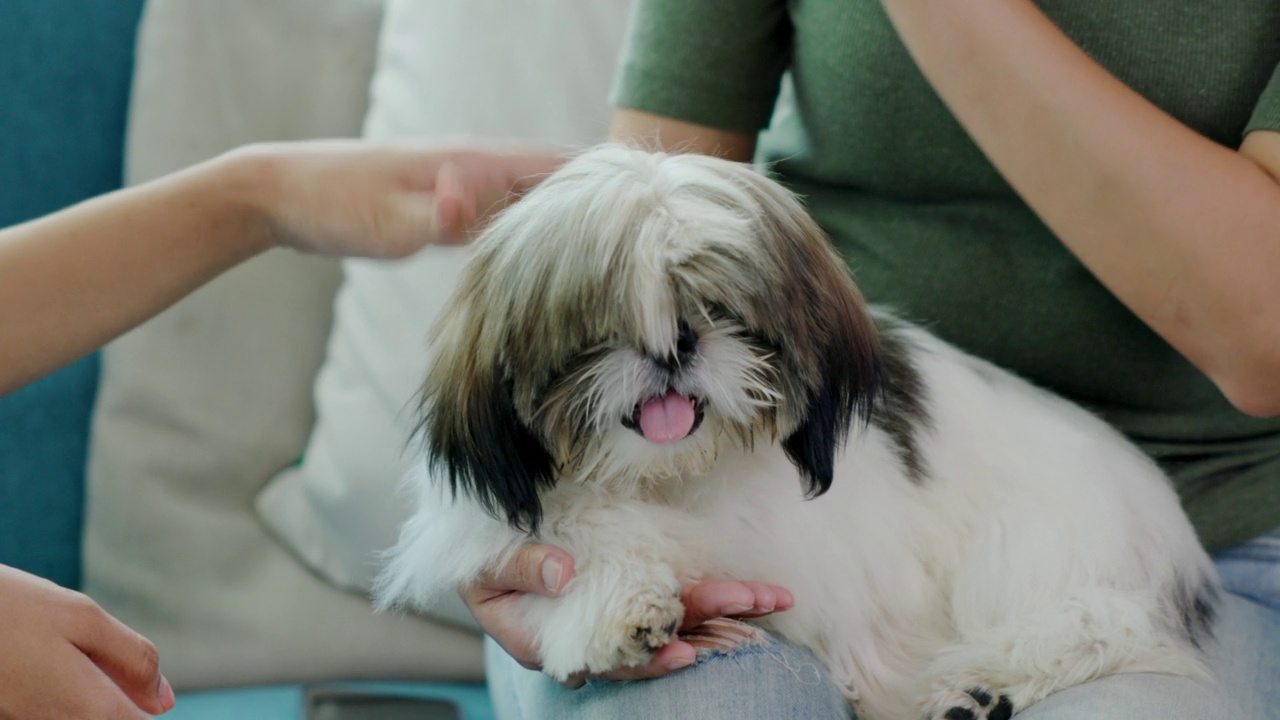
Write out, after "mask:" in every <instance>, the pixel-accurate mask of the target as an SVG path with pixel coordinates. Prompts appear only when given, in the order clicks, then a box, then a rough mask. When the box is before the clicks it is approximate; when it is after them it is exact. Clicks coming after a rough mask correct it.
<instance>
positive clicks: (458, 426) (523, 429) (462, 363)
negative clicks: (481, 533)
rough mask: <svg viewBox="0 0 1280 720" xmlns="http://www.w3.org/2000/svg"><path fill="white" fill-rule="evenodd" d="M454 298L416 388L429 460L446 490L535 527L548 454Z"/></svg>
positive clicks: (474, 320)
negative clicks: (441, 476)
mask: <svg viewBox="0 0 1280 720" xmlns="http://www.w3.org/2000/svg"><path fill="white" fill-rule="evenodd" d="M465 302H466V301H464V300H455V301H454V303H453V307H451V308H447V309H446V310H445V317H444V318H443V319H442V321H441V322H440V323H439V324H438V325H437V332H436V355H435V359H434V362H433V365H432V368H431V371H430V372H429V373H428V375H427V380H426V382H425V383H424V385H423V388H422V394H421V404H420V407H419V409H420V413H421V418H422V420H421V423H420V425H419V431H420V433H421V434H422V436H423V440H424V445H425V449H426V453H427V457H428V460H429V462H430V464H431V467H432V468H433V469H437V470H442V471H443V472H444V474H445V476H446V477H447V478H448V480H449V486H450V489H451V490H452V491H453V493H454V495H455V496H456V495H457V494H458V493H459V492H461V493H465V494H466V495H468V496H470V497H471V498H473V499H474V500H475V501H476V502H478V503H479V504H480V505H481V506H482V507H484V508H485V509H486V510H487V511H488V512H489V513H490V514H492V515H493V516H494V517H498V518H503V519H505V520H506V521H507V522H508V523H510V524H511V525H512V526H513V527H516V528H518V529H520V530H523V531H525V532H527V533H529V534H531V535H532V534H535V533H536V532H537V530H538V525H539V523H540V521H541V520H542V502H541V500H540V499H539V493H540V492H541V491H543V490H545V489H547V488H550V487H551V486H552V485H553V484H554V483H555V465H554V461H553V459H552V456H551V454H550V453H549V452H548V451H547V449H546V447H545V446H544V445H543V444H542V442H541V441H540V440H539V439H538V437H537V436H536V435H535V434H534V433H533V431H531V430H530V429H529V427H528V426H527V425H525V423H524V422H523V421H522V420H521V419H520V415H519V413H518V412H517V410H516V407H515V403H514V396H513V391H512V384H511V382H510V381H509V380H507V379H505V378H503V377H502V374H501V371H500V369H499V367H498V366H497V363H496V358H494V357H492V353H491V354H490V355H489V356H488V357H487V358H486V356H485V355H484V354H483V351H482V349H481V334H482V332H481V328H482V327H483V324H484V320H483V318H480V317H475V316H474V315H472V314H471V313H465V312H462V310H461V308H460V307H458V306H459V305H462V304H464V303H465Z"/></svg>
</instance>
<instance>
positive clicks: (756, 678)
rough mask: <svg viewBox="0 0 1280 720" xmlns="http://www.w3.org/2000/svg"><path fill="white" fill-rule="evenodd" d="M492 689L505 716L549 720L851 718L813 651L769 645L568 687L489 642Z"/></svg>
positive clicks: (501, 717) (503, 718)
mask: <svg viewBox="0 0 1280 720" xmlns="http://www.w3.org/2000/svg"><path fill="white" fill-rule="evenodd" d="M486 665H487V670H488V677H489V692H490V694H491V695H492V696H493V701H494V707H495V710H496V712H497V716H498V718H499V720H540V719H542V718H547V719H550V718H574V717H580V718H591V719H592V720H622V719H624V718H636V719H641V718H643V719H646V720H649V719H652V718H683V717H690V718H699V719H700V720H701V719H706V720H718V719H723V720H742V718H815V719H816V720H850V719H851V718H852V717H853V714H852V711H851V710H850V708H849V704H848V701H847V700H845V698H844V696H843V695H841V694H840V691H839V690H838V689H837V688H836V686H835V684H834V683H833V682H832V681H831V677H830V675H829V674H828V673H827V670H826V668H825V667H823V665H822V663H821V662H819V661H818V659H817V658H816V657H814V656H813V654H812V653H810V652H809V651H807V650H803V649H801V648H798V647H796V646H794V645H790V644H788V643H785V642H780V641H777V640H775V639H773V638H771V637H766V639H765V642H763V643H761V644H757V645H750V646H747V647H743V648H738V649H735V650H732V651H728V652H715V653H710V654H708V655H707V656H705V657H703V658H701V659H699V661H698V662H697V663H696V664H694V665H693V666H692V667H689V668H685V669H684V670H680V671H677V672H674V673H672V674H670V675H667V676H665V677H662V678H658V679H655V680H638V681H629V682H612V681H593V682H589V683H587V685H586V686H584V687H582V688H579V689H577V690H569V689H567V688H565V687H563V686H561V685H560V684H558V683H556V682H555V681H553V680H551V679H550V678H548V677H547V676H545V675H543V674H542V673H538V672H534V671H531V670H525V669H524V668H522V667H520V666H519V665H518V664H517V663H516V662H515V661H513V660H512V659H511V658H510V657H509V656H507V654H506V653H505V652H503V650H502V648H500V647H498V646H497V645H496V644H495V643H493V642H492V641H490V642H489V643H488V645H487V647H486Z"/></svg>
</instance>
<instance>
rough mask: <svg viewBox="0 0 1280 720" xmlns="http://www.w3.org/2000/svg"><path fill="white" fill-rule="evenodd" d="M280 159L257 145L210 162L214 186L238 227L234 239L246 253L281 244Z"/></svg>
mask: <svg viewBox="0 0 1280 720" xmlns="http://www.w3.org/2000/svg"><path fill="white" fill-rule="evenodd" d="M280 163H281V158H280V156H279V155H278V154H277V153H272V152H270V151H269V150H268V149H266V148H265V147H263V146H259V145H250V146H246V147H242V148H239V149H236V150H233V151H231V152H229V153H226V154H225V155H222V156H221V157H218V158H217V159H215V160H214V161H213V162H212V164H211V170H212V171H213V172H212V175H213V176H214V178H215V179H214V182H215V183H216V188H215V190H214V192H216V193H218V194H219V196H220V197H221V198H223V207H224V208H225V210H226V213H227V217H228V219H229V220H231V221H233V222H235V223H236V224H237V225H238V226H239V229H238V232H237V233H236V239H237V241H239V242H242V243H243V244H244V248H243V249H244V250H245V252H246V253H247V254H249V255H255V254H258V253H261V252H265V251H266V250H270V249H271V248H273V247H276V246H277V245H279V244H280V242H279V238H278V234H277V232H276V225H277V222H278V221H277V219H276V213H275V208H276V207H277V205H278V201H277V198H278V197H279V186H280V181H279V177H280V173H281V168H280Z"/></svg>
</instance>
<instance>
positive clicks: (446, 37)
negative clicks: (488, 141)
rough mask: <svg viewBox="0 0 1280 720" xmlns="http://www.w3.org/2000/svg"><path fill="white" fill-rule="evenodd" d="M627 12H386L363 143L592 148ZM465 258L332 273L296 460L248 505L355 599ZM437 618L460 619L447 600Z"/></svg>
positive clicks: (520, 1) (483, 4) (397, 508)
mask: <svg viewBox="0 0 1280 720" xmlns="http://www.w3.org/2000/svg"><path fill="white" fill-rule="evenodd" d="M629 9H630V2H629V0H538V1H536V2H535V1H533V0H453V1H451V2H444V1H437V2H431V3H423V2H418V1H417V0H389V2H388V4H387V9H386V13H387V19H386V23H385V25H384V34H383V38H382V42H381V46H380V58H379V66H378V70H377V74H376V76H375V79H374V82H373V93H372V105H371V108H370V112H369V116H368V119H367V121H366V123H365V132H366V135H367V136H369V137H374V138H393V137H404V136H418V137H422V136H427V137H441V136H451V135H458V134H465V135H471V136H477V135H480V136H486V137H491V138H505V139H510V138H520V139H525V140H539V141H549V142H555V143H562V144H569V145H587V144H591V143H595V142H599V141H601V140H603V139H604V138H605V136H606V134H607V131H608V124H609V118H610V116H611V114H612V111H611V109H610V108H609V105H608V91H609V85H610V83H611V81H612V75H613V67H614V65H615V62H616V59H617V56H618V52H619V50H620V48H621V44H622V37H623V32H624V29H625V26H626V20H627V15H628V12H629ZM465 253H466V251H465V250H457V249H443V248H428V249H427V250H425V251H423V252H422V253H421V254H420V255H419V256H418V257H416V258H414V259H413V260H412V261H410V262H407V263H403V264H390V263H373V262H365V261H347V262H346V263H345V265H344V270H345V274H346V281H345V283H344V285H343V288H342V290H341V292H340V293H339V295H338V299H337V303H336V317H335V321H334V330H333V334H332V336H331V338H330V343H329V352H328V356H327V358H326V360H325V364H324V367H323V369H322V371H321V373H320V376H319V380H318V382H317V385H316V411H317V416H318V420H317V423H316V427H315V432H314V433H313V434H312V436H311V439H310V441H309V443H308V445H307V452H306V454H305V459H304V462H303V464H302V466H301V469H300V470H298V471H291V472H287V473H284V474H282V475H281V476H280V477H279V478H278V479H276V480H275V481H274V482H272V483H271V485H270V486H268V488H267V489H266V490H265V491H264V492H263V494H262V495H261V496H259V498H258V509H259V512H260V513H261V515H262V517H263V519H264V521H265V522H266V523H267V524H268V525H269V526H270V527H271V528H272V529H273V530H274V531H275V532H276V534H277V535H278V536H279V537H280V538H281V539H282V540H283V541H284V542H285V543H287V544H288V545H289V546H290V547H292V548H293V549H294V551H295V552H297V553H298V554H299V556H300V557H302V558H303V559H304V560H305V561H306V562H307V563H309V564H310V565H311V566H312V567H313V568H314V569H315V570H316V571H317V572H318V573H320V574H321V575H322V576H324V577H326V578H328V579H329V580H331V581H332V582H334V583H336V584H338V585H340V586H343V587H348V588H352V589H355V590H360V591H367V590H368V588H369V584H370V581H371V580H372V578H373V576H374V574H375V573H376V570H377V566H378V563H377V553H378V552H379V551H381V550H383V549H385V548H387V547H389V546H390V545H391V544H392V542H393V541H394V538H395V535H396V531H397V529H398V527H399V525H400V523H401V521H402V520H404V519H406V518H407V517H408V515H409V513H410V510H411V507H410V503H409V501H408V500H407V499H406V498H404V497H403V496H402V495H400V494H398V492H397V489H398V488H399V487H400V482H401V478H402V477H403V476H404V474H405V471H406V469H407V467H408V463H410V462H412V461H413V459H414V450H415V447H414V446H413V445H412V444H411V443H410V441H409V438H410V434H411V431H412V428H413V424H414V420H415V419H414V416H413V406H412V403H413V400H414V393H415V391H416V390H417V388H418V384H419V383H420V382H421V379H422V376H423V372H424V369H425V360H426V350H427V332H428V330H429V329H430V327H431V324H432V321H433V320H434V318H435V316H436V314H437V313H438V311H439V309H440V306H441V305H442V304H443V302H444V300H445V298H446V297H447V295H448V293H449V291H450V290H451V289H452V287H453V285H454V282H455V278H456V277H457V274H458V271H459V268H460V267H461V263H462V262H463V260H464V258H465ZM438 617H441V618H445V619H450V620H453V621H457V622H463V623H470V622H471V619H470V615H469V614H467V612H466V610H465V608H463V607H462V606H461V603H457V602H454V603H453V604H451V605H448V606H444V607H441V608H440V610H439V612H438Z"/></svg>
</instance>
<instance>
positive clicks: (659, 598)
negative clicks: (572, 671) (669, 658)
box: [586, 592, 684, 673]
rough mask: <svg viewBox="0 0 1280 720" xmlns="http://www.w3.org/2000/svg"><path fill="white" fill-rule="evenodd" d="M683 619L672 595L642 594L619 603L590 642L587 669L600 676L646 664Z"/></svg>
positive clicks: (674, 633)
mask: <svg viewBox="0 0 1280 720" xmlns="http://www.w3.org/2000/svg"><path fill="white" fill-rule="evenodd" d="M683 619H684V605H682V604H681V603H680V598H679V597H678V596H677V595H675V594H663V593H660V592H643V593H639V594H637V595H635V596H634V597H632V598H631V599H630V600H629V601H627V602H624V603H619V604H618V605H617V606H615V608H614V612H613V613H611V614H610V615H609V616H607V617H605V618H604V619H603V620H604V622H603V623H602V624H601V626H600V628H599V629H598V630H597V631H596V633H595V634H594V637H592V639H591V642H590V644H589V646H588V648H587V658H586V660H587V669H588V670H590V671H591V672H593V673H601V672H607V671H609V670H614V669H616V668H621V667H632V666H635V665H643V664H645V663H647V662H649V659H650V658H651V657H653V654H654V653H655V652H657V650H658V648H660V647H662V646H663V645H666V644H667V643H669V642H671V641H672V640H674V639H675V637H676V633H677V631H679V629H680V621H681V620H683Z"/></svg>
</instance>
